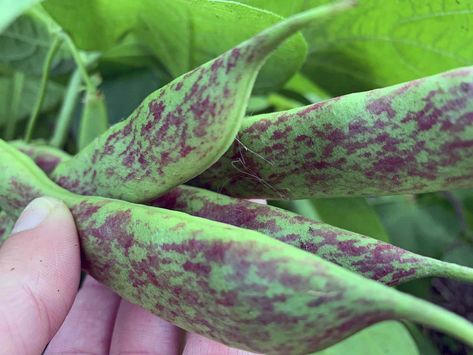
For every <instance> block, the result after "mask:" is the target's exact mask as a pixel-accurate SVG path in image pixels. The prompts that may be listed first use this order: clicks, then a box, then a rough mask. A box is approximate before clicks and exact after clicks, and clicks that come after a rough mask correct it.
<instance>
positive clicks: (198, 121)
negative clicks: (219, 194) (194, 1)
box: [53, 0, 353, 202]
mask: <svg viewBox="0 0 473 355" xmlns="http://www.w3.org/2000/svg"><path fill="white" fill-rule="evenodd" d="M352 5H353V4H352V1H350V0H345V1H341V2H339V3H335V4H330V5H327V6H323V7H318V8H314V9H312V10H309V11H306V12H303V13H300V14H297V15H295V16H293V17H291V18H288V19H286V20H284V21H282V22H280V23H278V24H276V25H274V26H272V27H270V28H268V29H267V30H265V31H263V32H261V33H259V34H258V35H256V36H254V37H252V38H250V39H249V40H247V41H245V42H243V43H241V44H240V45H238V46H236V47H235V48H233V49H231V50H229V51H227V52H225V53H224V54H222V55H220V56H219V57H217V58H216V59H214V60H211V61H209V62H207V63H205V64H203V65H201V66H199V67H197V68H196V69H194V70H192V71H191V72H189V73H187V74H184V75H183V76H181V77H179V78H177V79H175V80H173V81H172V82H171V83H169V84H168V85H166V86H164V87H162V88H160V89H159V90H157V91H155V92H154V93H152V94H150V95H149V96H148V97H147V98H146V99H145V100H144V101H143V102H142V103H141V104H140V106H138V108H137V109H136V110H135V111H134V112H133V113H132V114H131V115H130V117H129V118H128V119H126V120H124V121H122V122H120V123H118V124H116V125H114V126H112V127H111V128H110V129H108V130H107V131H106V132H105V133H104V134H102V135H101V136H99V137H97V139H95V140H94V141H92V143H90V144H89V145H88V146H87V147H85V148H84V149H83V150H81V152H80V153H79V154H78V155H76V156H75V157H74V158H73V159H72V160H70V161H68V162H65V163H64V164H60V165H59V166H58V167H57V168H56V170H55V171H54V172H53V177H54V180H55V181H57V182H58V184H59V185H61V186H63V187H65V188H67V189H68V190H76V191H77V190H80V191H78V192H80V193H81V194H85V195H89V194H98V195H100V196H110V197H114V198H119V199H123V200H127V201H131V202H141V201H146V200H149V199H152V198H154V197H157V196H159V195H161V194H163V193H164V192H166V191H168V190H169V189H171V188H172V187H175V186H178V185H180V184H181V183H183V182H185V181H187V180H189V179H191V178H193V177H195V176H196V175H198V174H200V173H201V172H202V171H204V170H205V169H207V168H208V167H209V166H211V165H212V164H213V163H215V161H217V160H218V158H219V157H220V156H221V155H222V154H223V153H225V151H226V150H227V148H228V147H229V146H230V145H231V143H232V142H233V140H234V139H235V136H236V135H237V133H238V129H239V128H240V125H241V122H242V119H243V116H244V114H245V111H246V107H247V104H248V99H249V96H250V93H251V90H252V88H253V84H254V81H255V79H256V75H257V74H258V71H259V70H260V68H261V66H262V65H263V64H264V62H265V60H266V58H267V57H268V56H269V55H270V54H271V52H272V51H273V50H274V49H276V48H277V47H278V45H279V44H281V43H282V42H283V41H284V40H285V39H286V38H288V37H290V36H291V35H293V34H294V33H296V32H297V31H299V30H300V29H301V28H303V27H304V26H306V25H308V24H309V23H310V22H311V21H313V20H314V19H316V18H318V17H320V16H326V15H330V14H332V13H334V12H337V11H341V10H344V9H346V8H348V7H351V6H352ZM77 176H80V179H77ZM89 186H90V187H91V189H92V190H90V189H89V188H88V187H89Z"/></svg>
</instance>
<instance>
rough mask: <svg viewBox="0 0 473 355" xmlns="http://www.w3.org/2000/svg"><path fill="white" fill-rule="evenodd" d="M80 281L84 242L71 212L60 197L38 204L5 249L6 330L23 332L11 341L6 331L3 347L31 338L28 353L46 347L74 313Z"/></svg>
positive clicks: (1, 264) (0, 269)
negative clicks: (73, 305)
mask: <svg viewBox="0 0 473 355" xmlns="http://www.w3.org/2000/svg"><path fill="white" fill-rule="evenodd" d="M79 280H80V251H79V239H78V235H77V231H76V228H75V224H74V220H73V218H72V215H71V213H70V212H69V210H68V209H67V207H66V206H65V205H64V204H63V203H62V202H61V201H59V200H57V199H53V198H49V197H48V198H44V197H43V198H38V199H36V200H34V201H32V202H31V203H30V204H29V205H28V206H27V208H26V209H25V211H24V212H23V213H22V215H21V217H20V218H19V220H18V221H17V223H16V224H15V227H14V230H13V234H12V236H11V237H10V238H9V239H7V241H6V242H5V243H4V244H3V246H2V248H1V249H0V284H1V285H2V288H1V289H0V311H1V313H2V314H4V317H3V318H4V319H2V321H1V322H0V329H1V328H2V327H5V324H6V325H9V328H10V329H17V330H16V331H15V333H14V334H10V335H9V339H3V337H2V334H1V332H0V343H2V344H3V341H4V340H5V342H6V344H10V346H12V347H14V346H18V342H19V341H21V339H26V340H27V341H26V342H24V343H25V344H27V345H26V346H28V351H30V350H31V351H30V352H28V353H35V352H37V351H38V349H40V348H41V347H44V346H45V345H46V344H47V342H48V341H49V339H50V337H52V336H53V335H54V334H55V332H56V331H57V329H58V328H59V326H60V325H61V323H62V322H63V320H64V318H65V316H66V314H67V312H68V311H69V309H70V307H71V305H72V302H73V300H74V297H75V294H76V292H77V288H78V285H79ZM20 322H21V323H22V324H21V326H20V327H16V326H15V323H20ZM41 351H42V350H41ZM41 351H40V352H41ZM40 352H39V353H40Z"/></svg>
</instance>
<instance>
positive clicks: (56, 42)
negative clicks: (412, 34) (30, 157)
mask: <svg viewBox="0 0 473 355" xmlns="http://www.w3.org/2000/svg"><path fill="white" fill-rule="evenodd" d="M61 42H62V38H61V37H60V36H58V35H56V36H54V38H53V42H52V43H51V47H50V48H49V51H48V54H47V56H46V60H45V61H44V64H43V70H42V75H41V84H40V87H39V91H38V97H37V99H36V102H35V106H34V108H33V111H32V113H31V116H30V119H29V121H28V126H27V127H26V133H25V141H26V142H29V141H30V140H31V136H32V135H33V129H34V126H35V124H36V121H37V119H38V116H39V112H40V110H41V106H42V105H43V102H44V98H45V96H46V88H47V84H48V79H49V71H50V69H51V64H52V61H53V59H54V56H55V54H56V52H57V50H58V49H59V47H60V45H61Z"/></svg>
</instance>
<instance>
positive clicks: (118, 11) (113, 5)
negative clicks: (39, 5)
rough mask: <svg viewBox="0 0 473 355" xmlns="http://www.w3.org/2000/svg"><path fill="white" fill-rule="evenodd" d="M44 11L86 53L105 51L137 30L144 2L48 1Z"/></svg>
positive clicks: (116, 0)
mask: <svg viewBox="0 0 473 355" xmlns="http://www.w3.org/2000/svg"><path fill="white" fill-rule="evenodd" d="M43 6H44V8H45V9H46V10H47V11H48V13H49V14H50V15H51V16H52V17H53V18H54V20H56V22H57V23H58V24H59V25H60V26H61V27H62V28H64V30H65V31H66V32H67V33H69V35H70V36H71V37H72V39H73V41H74V43H75V44H76V45H77V46H78V47H79V48H81V49H85V50H101V51H103V50H105V49H108V48H111V47H113V46H114V45H115V44H117V43H118V40H119V39H120V38H121V37H122V36H123V35H124V34H125V33H126V32H127V31H129V30H130V29H131V28H133V26H134V24H135V22H136V17H137V15H138V12H139V10H140V8H141V1H134V0H114V1H109V0H81V1H76V0H47V1H45V2H44V3H43Z"/></svg>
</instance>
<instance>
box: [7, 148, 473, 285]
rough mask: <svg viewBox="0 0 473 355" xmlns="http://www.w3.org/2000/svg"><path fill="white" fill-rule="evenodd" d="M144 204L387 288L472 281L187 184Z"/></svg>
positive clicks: (35, 151) (438, 264)
mask: <svg viewBox="0 0 473 355" xmlns="http://www.w3.org/2000/svg"><path fill="white" fill-rule="evenodd" d="M14 145H15V147H17V148H18V149H20V150H21V151H23V152H24V153H26V154H27V155H29V156H30V157H32V158H33V159H34V161H35V162H36V164H37V165H38V166H39V167H42V168H43V167H44V168H43V170H45V169H50V168H51V164H50V162H52V161H56V163H58V162H60V161H63V160H65V158H66V155H65V154H64V153H62V152H61V151H60V150H56V149H54V148H47V147H44V146H34V145H28V144H24V143H21V142H15V143H14ZM43 155H44V157H43ZM54 156H56V159H54ZM45 162H46V165H44V164H45ZM149 204H150V205H153V206H157V207H161V208H166V209H171V210H177V211H181V212H185V213H188V214H190V215H193V216H198V217H202V218H206V219H210V220H213V221H217V222H222V223H226V224H230V225H233V226H236V227H241V228H245V229H249V230H255V231H258V232H260V233H262V234H265V235H267V236H270V237H272V238H275V239H278V240H280V241H282V242H284V243H287V244H290V245H292V246H295V247H297V248H299V249H302V250H305V251H307V252H309V253H312V254H316V255H318V256H320V257H322V258H323V259H325V260H328V261H330V262H333V263H335V264H338V265H340V266H342V267H344V268H346V269H348V270H352V271H355V272H357V273H359V274H361V275H363V276H364V277H367V278H370V279H372V280H376V281H379V282H382V283H384V284H387V285H390V286H395V285H398V284H400V283H404V282H407V281H411V280H414V279H419V278H422V277H429V276H443V277H449V278H453V279H458V280H463V281H468V282H472V281H473V270H472V269H470V268H466V267H463V266H460V265H456V264H451V263H446V262H443V261H440V260H436V259H431V258H427V257H424V256H421V255H418V254H415V253H411V252H409V251H407V250H404V249H401V248H398V247H396V246H393V245H391V244H388V243H384V242H381V241H378V240H376V239H373V238H369V237H366V236H363V235H360V234H357V233H353V232H350V231H347V230H343V229H340V228H336V227H333V226H330V225H328V224H325V223H320V222H315V221H313V220H311V219H309V218H305V217H302V216H299V215H297V214H294V213H291V212H288V211H285V210H282V209H279V208H275V207H271V206H266V205H260V204H256V203H252V202H250V201H246V200H240V199H235V198H232V197H228V196H225V195H221V194H217V193H215V192H211V191H207V190H203V189H199V188H195V187H191V186H184V185H182V186H179V187H177V188H175V189H173V190H171V191H170V192H168V193H166V194H165V195H163V196H162V197H160V198H158V199H155V200H153V201H151V202H150V203H149Z"/></svg>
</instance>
